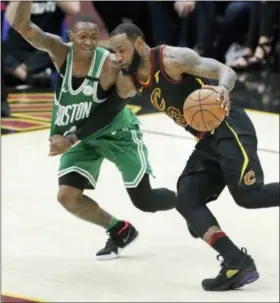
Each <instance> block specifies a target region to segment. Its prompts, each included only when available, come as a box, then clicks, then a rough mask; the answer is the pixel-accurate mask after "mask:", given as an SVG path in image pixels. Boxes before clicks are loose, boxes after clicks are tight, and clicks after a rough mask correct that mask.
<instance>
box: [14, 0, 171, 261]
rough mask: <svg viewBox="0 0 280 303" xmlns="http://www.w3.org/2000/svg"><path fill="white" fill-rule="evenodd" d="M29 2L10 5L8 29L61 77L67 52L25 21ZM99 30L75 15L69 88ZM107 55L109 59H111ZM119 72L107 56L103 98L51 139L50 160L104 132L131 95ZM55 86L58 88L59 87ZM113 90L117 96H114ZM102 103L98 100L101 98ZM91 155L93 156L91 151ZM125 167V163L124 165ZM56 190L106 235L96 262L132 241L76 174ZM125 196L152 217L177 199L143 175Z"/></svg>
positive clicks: (80, 75)
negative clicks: (12, 8)
mask: <svg viewBox="0 0 280 303" xmlns="http://www.w3.org/2000/svg"><path fill="white" fill-rule="evenodd" d="M31 4H32V2H31V1H20V2H18V3H17V4H16V5H15V12H14V18H11V20H12V24H11V25H12V27H13V28H14V29H15V30H16V31H18V32H19V33H20V34H21V35H22V37H23V38H24V39H26V40H27V41H28V42H29V43H30V44H31V45H32V46H33V47H35V48H37V49H40V50H42V51H45V52H47V53H48V54H49V56H50V57H51V59H52V60H53V63H54V65H55V67H56V69H57V70H58V71H59V74H60V75H61V76H63V74H64V73H65V62H66V60H67V56H68V52H69V47H68V46H67V44H65V43H64V42H63V41H62V40H61V38H60V37H59V36H56V35H52V34H49V33H46V32H44V31H42V30H41V29H40V28H39V27H37V26H36V25H35V24H34V23H32V22H31V21H30V14H31ZM98 33H99V29H98V26H97V25H96V24H95V23H94V20H93V19H92V18H91V17H90V16H78V17H76V18H75V20H74V24H73V28H72V30H71V33H70V40H71V41H72V42H73V49H74V51H73V68H72V75H73V77H72V79H71V80H72V85H73V87H75V88H76V87H79V86H80V85H81V83H82V82H84V80H85V78H87V77H88V73H89V67H90V63H91V61H92V56H93V55H94V51H95V47H96V45H97V43H98ZM111 55H112V54H111ZM118 74H119V69H118V68H116V65H115V63H114V58H112V56H110V55H109V56H108V57H106V59H105V61H104V65H103V67H102V71H101V74H100V76H99V79H91V80H92V81H98V82H99V83H98V86H99V89H98V92H97V93H98V94H99V93H100V94H102V98H106V97H107V98H108V99H107V100H106V102H104V103H102V104H101V105H100V106H99V107H98V109H97V110H96V111H94V112H92V114H91V115H89V117H88V118H87V119H86V120H85V122H84V124H82V125H79V126H77V131H75V132H71V133H70V132H68V134H67V135H66V136H65V137H64V136H61V135H57V134H56V135H54V136H52V137H51V138H50V143H51V147H50V155H51V156H54V155H59V154H62V153H63V152H65V151H66V150H67V149H68V148H70V146H71V145H73V144H75V143H77V142H78V141H79V140H82V139H84V138H85V137H86V136H89V135H91V134H92V133H93V132H96V131H97V130H100V129H102V128H104V127H106V126H107V125H108V124H109V123H110V122H111V121H112V119H113V118H114V117H116V115H117V114H118V113H119V112H120V111H121V110H122V109H123V106H124V103H122V99H120V97H122V98H127V97H129V96H130V92H129V91H128V90H126V87H125V86H124V85H121V86H118V83H119V82H121V79H118ZM60 82H61V79H60V80H59V81H58V84H57V85H58V88H59V87H60V88H61V86H59V85H61V83H60ZM116 88H118V94H117V93H116ZM100 98H101V97H100ZM92 152H93V153H94V152H96V151H95V149H94V147H93V149H92ZM128 164H129V163H128ZM58 181H59V191H58V194H57V197H58V201H59V202H60V204H61V205H62V206H63V207H64V208H65V209H66V210H68V211H69V212H70V213H72V214H73V215H75V216H76V217H78V218H80V219H83V220H85V221H87V222H90V223H94V224H97V225H99V226H101V227H103V228H105V229H106V230H107V233H108V234H109V236H110V238H109V241H108V242H107V243H106V246H105V248H104V249H102V250H101V251H99V252H98V257H99V258H101V257H102V259H105V258H107V259H109V258H114V257H117V256H118V251H119V248H123V247H125V246H127V245H128V244H129V243H131V241H132V240H133V239H135V238H136V236H137V231H136V229H135V228H134V227H133V226H132V225H131V224H128V222H124V221H122V220H117V219H116V218H115V217H113V216H111V215H110V214H109V213H107V212H106V211H105V210H103V209H102V208H101V207H99V205H98V204H97V203H96V202H95V201H94V200H92V199H91V198H89V197H87V196H86V195H84V194H83V192H84V189H85V188H86V185H87V180H86V178H85V177H84V176H83V175H81V174H79V173H76V172H69V173H67V174H65V175H63V176H61V177H59V180H58ZM127 192H128V194H129V196H130V198H131V200H132V202H133V204H134V205H135V206H136V207H137V208H138V209H140V210H142V211H145V212H157V211H164V210H169V209H173V208H174V206H175V199H176V195H175V193H174V192H173V191H170V190H168V189H165V188H158V189H152V188H151V185H150V180H149V175H148V174H145V175H144V176H143V178H142V180H141V181H140V182H139V184H138V186H137V187H135V188H127Z"/></svg>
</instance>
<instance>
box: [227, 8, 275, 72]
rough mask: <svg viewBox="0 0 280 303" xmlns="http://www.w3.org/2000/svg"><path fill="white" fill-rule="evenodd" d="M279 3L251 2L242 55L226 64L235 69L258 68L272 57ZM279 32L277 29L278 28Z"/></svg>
mask: <svg viewBox="0 0 280 303" xmlns="http://www.w3.org/2000/svg"><path fill="white" fill-rule="evenodd" d="M278 13H279V2H252V5H251V16H250V25H249V31H248V35H247V40H246V43H245V48H244V51H243V53H242V55H241V56H240V57H239V58H237V59H236V60H234V61H233V62H228V65H229V66H231V67H233V68H235V69H246V68H248V67H260V66H261V65H263V64H265V63H268V62H269V59H270V58H272V56H273V51H274V49H275V44H276V40H277V38H276V35H275V27H276V24H277V15H278ZM278 31H279V28H278Z"/></svg>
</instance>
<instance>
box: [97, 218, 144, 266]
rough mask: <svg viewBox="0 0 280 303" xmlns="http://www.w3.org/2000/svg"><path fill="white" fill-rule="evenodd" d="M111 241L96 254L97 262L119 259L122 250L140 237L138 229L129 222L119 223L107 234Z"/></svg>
mask: <svg viewBox="0 0 280 303" xmlns="http://www.w3.org/2000/svg"><path fill="white" fill-rule="evenodd" d="M107 233H108V235H109V239H108V241H107V242H106V245H105V247H104V248H102V249H101V250H99V251H98V252H97V253H96V258H97V260H112V259H116V258H118V257H119V254H120V252H121V251H122V249H124V248H125V247H127V246H128V245H129V244H131V243H132V242H134V241H135V240H136V239H137V237H138V231H137V230H136V228H135V227H134V226H133V225H132V224H130V223H129V222H127V221H119V222H118V223H117V224H116V225H115V226H114V227H113V228H111V229H110V231H108V232H107Z"/></svg>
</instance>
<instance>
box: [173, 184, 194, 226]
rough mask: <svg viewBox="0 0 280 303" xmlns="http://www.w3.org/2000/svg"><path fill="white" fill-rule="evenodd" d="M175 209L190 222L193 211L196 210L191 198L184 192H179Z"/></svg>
mask: <svg viewBox="0 0 280 303" xmlns="http://www.w3.org/2000/svg"><path fill="white" fill-rule="evenodd" d="M175 209H176V210H177V211H178V212H179V213H180V214H181V215H182V216H183V217H184V218H185V219H186V220H188V218H189V216H190V215H191V213H192V211H193V210H195V207H194V203H193V201H192V197H191V196H187V195H186V193H185V192H184V191H181V190H180V189H179V190H178V193H177V199H176V203H175Z"/></svg>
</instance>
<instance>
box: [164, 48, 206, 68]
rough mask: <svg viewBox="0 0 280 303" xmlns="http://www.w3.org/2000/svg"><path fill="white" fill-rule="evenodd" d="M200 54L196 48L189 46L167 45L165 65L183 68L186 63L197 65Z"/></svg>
mask: <svg viewBox="0 0 280 303" xmlns="http://www.w3.org/2000/svg"><path fill="white" fill-rule="evenodd" d="M199 60H200V56H199V55H198V53H197V52H195V51H194V50H192V49H190V48H187V47H175V46H169V45H167V46H166V47H164V49H163V65H164V66H165V65H166V66H168V67H169V66H173V67H174V68H178V69H180V68H182V67H183V66H186V65H195V64H197V62H198V61H199Z"/></svg>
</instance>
